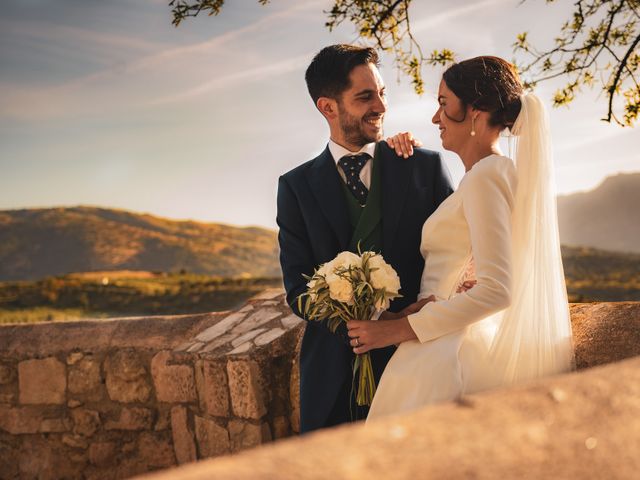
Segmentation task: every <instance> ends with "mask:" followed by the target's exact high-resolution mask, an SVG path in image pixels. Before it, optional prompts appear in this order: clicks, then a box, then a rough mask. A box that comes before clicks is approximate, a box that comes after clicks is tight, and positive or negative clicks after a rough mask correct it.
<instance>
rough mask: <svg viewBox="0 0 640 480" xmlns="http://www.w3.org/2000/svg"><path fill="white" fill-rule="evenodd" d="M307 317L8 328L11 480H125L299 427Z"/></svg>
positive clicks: (4, 444) (4, 430) (266, 311)
mask: <svg viewBox="0 0 640 480" xmlns="http://www.w3.org/2000/svg"><path fill="white" fill-rule="evenodd" d="M301 323H302V322H301V320H299V319H298V318H297V317H295V316H294V315H292V314H291V311H290V310H289V309H288V308H287V306H286V305H285V304H284V302H283V295H282V292H281V291H267V292H265V293H263V294H261V295H259V296H257V297H254V298H253V299H251V300H250V301H249V302H248V303H247V304H246V305H245V306H244V307H243V308H241V309H240V310H238V311H235V312H226V313H219V314H205V315H189V316H176V317H151V318H136V319H118V320H100V321H90V320H89V321H82V322H68V323H45V324H34V325H15V326H4V327H0V478H2V479H9V478H22V479H30V478H34V479H35V478H38V479H48V478H51V479H53V478H87V479H120V478H127V477H131V476H133V475H136V474H139V473H142V472H146V471H151V470H156V469H160V468H167V467H170V466H174V465H177V464H182V463H185V462H192V461H195V460H197V459H202V458H206V457H212V456H218V455H223V454H227V453H232V452H237V451H239V450H242V449H245V448H249V447H252V446H255V445H258V444H261V443H264V442H268V441H271V440H273V439H277V438H282V437H285V436H289V435H291V434H292V433H295V432H297V430H298V416H297V410H296V406H297V397H296V395H297V381H296V380H295V375H296V373H295V371H294V373H293V376H294V381H293V385H294V391H293V395H294V397H293V400H292V392H291V387H290V386H291V385H292V383H291V381H290V379H291V377H292V366H293V364H294V361H293V359H294V352H295V351H296V350H297V342H298V340H299V337H300V331H301V327H302V325H301Z"/></svg>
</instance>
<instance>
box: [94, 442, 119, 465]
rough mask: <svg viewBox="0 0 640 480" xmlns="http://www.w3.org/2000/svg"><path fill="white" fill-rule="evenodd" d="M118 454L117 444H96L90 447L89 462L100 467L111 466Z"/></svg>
mask: <svg viewBox="0 0 640 480" xmlns="http://www.w3.org/2000/svg"><path fill="white" fill-rule="evenodd" d="M116 453H117V447H116V444H115V442H94V443H92V444H91V445H89V461H90V462H91V464H92V465H96V466H98V467H106V466H109V465H110V464H111V463H112V462H113V459H114V458H115V456H116Z"/></svg>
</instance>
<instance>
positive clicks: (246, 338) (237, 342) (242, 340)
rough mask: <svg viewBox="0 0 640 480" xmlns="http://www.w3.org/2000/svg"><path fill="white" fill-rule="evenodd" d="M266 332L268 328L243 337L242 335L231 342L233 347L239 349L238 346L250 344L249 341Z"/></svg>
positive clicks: (259, 329)
mask: <svg viewBox="0 0 640 480" xmlns="http://www.w3.org/2000/svg"><path fill="white" fill-rule="evenodd" d="M266 330H267V329H266V328H256V329H255V330H251V331H249V332H247V333H245V334H243V335H240V336H239V337H237V338H235V339H234V340H232V341H231V346H232V347H234V348H236V347H238V345H242V344H243V343H245V342H248V341H249V340H251V339H253V338H255V337H257V336H258V335H260V334H261V333H262V332H265V331H266Z"/></svg>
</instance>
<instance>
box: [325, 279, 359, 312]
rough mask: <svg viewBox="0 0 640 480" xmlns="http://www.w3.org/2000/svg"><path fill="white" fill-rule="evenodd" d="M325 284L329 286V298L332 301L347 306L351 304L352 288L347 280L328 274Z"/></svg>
mask: <svg viewBox="0 0 640 480" xmlns="http://www.w3.org/2000/svg"><path fill="white" fill-rule="evenodd" d="M327 284H328V285H329V296H330V297H331V298H332V299H334V300H336V301H338V302H342V303H346V304H347V305H352V304H353V287H352V286H351V282H350V281H349V280H347V279H346V278H342V277H339V276H338V275H334V274H333V273H330V274H329V275H327Z"/></svg>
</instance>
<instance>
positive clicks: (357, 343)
mask: <svg viewBox="0 0 640 480" xmlns="http://www.w3.org/2000/svg"><path fill="white" fill-rule="evenodd" d="M359 346H360V339H359V338H358V337H356V347H359Z"/></svg>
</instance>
